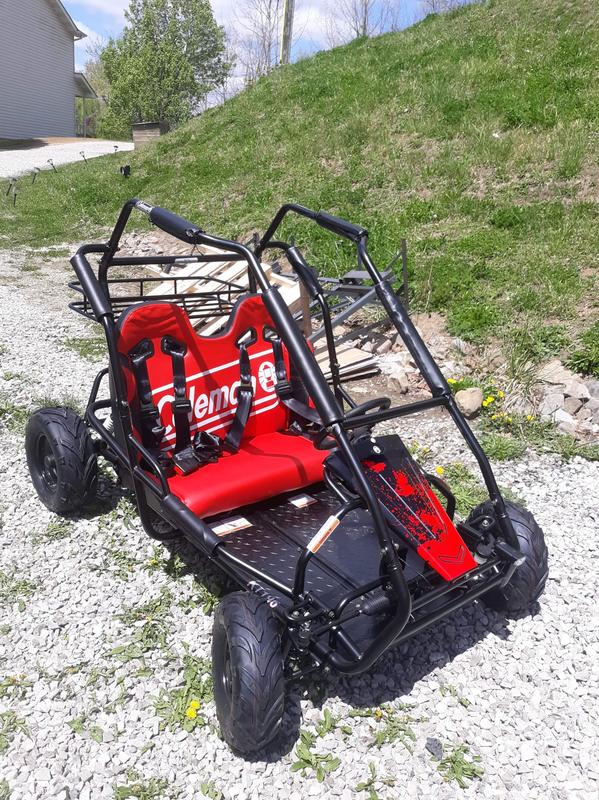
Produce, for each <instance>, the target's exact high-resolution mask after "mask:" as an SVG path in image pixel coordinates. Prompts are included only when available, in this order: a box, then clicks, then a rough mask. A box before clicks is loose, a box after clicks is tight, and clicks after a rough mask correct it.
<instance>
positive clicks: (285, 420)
mask: <svg viewBox="0 0 599 800" xmlns="http://www.w3.org/2000/svg"><path fill="white" fill-rule="evenodd" d="M273 328H274V325H273V322H272V319H271V317H270V315H269V313H268V311H267V310H266V307H265V306H264V302H263V300H262V297H261V296H260V295H248V296H246V297H244V298H242V299H240V300H239V301H238V302H237V304H236V305H235V307H234V309H233V311H232V312H231V316H230V318H229V321H228V323H227V326H226V328H225V330H224V331H223V332H222V333H220V334H218V335H216V336H200V335H199V334H197V333H196V331H195V330H194V329H193V327H192V325H191V322H190V321H189V317H188V316H187V314H186V313H185V311H184V310H183V309H182V308H181V307H180V306H177V305H174V304H173V303H160V302H157V303H140V304H139V305H136V306H132V307H131V308H128V309H127V310H126V311H124V312H123V314H121V316H120V318H119V320H118V329H119V334H120V335H119V340H118V348H119V353H120V355H121V361H122V366H123V373H124V376H125V381H126V387H127V400H128V402H129V405H130V407H131V410H132V412H133V416H134V420H135V415H136V412H138V411H139V398H138V394H137V384H136V381H135V376H134V373H133V370H132V367H131V360H130V357H129V353H130V351H131V350H133V349H134V348H135V347H136V346H137V345H138V344H139V342H140V341H142V340H143V339H147V340H149V341H150V342H151V344H152V348H153V355H152V356H150V357H149V359H148V360H147V368H148V377H149V381H150V386H151V388H152V401H153V403H154V404H155V405H156V406H157V408H158V411H159V413H160V418H161V421H162V424H163V425H164V426H165V428H166V431H165V434H164V437H163V440H162V444H161V447H162V448H163V449H165V450H170V449H172V448H173V447H174V446H175V438H176V437H175V429H174V425H173V416H172V411H171V403H172V402H173V400H174V393H173V367H172V361H171V357H170V356H168V355H166V354H165V353H163V352H162V348H161V342H162V338H163V337H164V336H170V337H172V338H173V339H175V340H177V341H178V342H182V343H184V344H185V345H186V346H187V352H186V354H185V360H184V363H185V378H186V390H187V397H188V399H189V401H190V403H191V412H190V415H189V421H190V432H191V435H192V436H193V435H194V434H195V433H196V431H199V430H205V431H208V432H210V433H215V434H216V435H217V436H219V437H220V438H224V436H225V435H226V433H227V431H228V429H229V427H230V425H231V423H232V421H233V417H234V415H235V410H236V408H237V397H236V389H237V387H238V385H239V347H238V345H237V342H238V340H239V339H240V337H244V335H245V334H247V332H248V331H250V330H252V331H253V332H254V336H255V341H254V342H253V344H250V345H249V346H248V348H247V350H248V354H249V357H250V365H251V371H252V385H253V389H254V396H253V402H252V409H251V413H250V417H249V419H248V423H247V425H246V428H245V431H244V435H243V438H248V437H252V436H257V435H258V434H262V433H270V432H273V431H280V430H284V429H286V428H287V427H288V425H289V415H288V411H287V409H286V407H285V406H284V405H283V404H282V403H281V401H280V400H279V398H278V397H277V394H276V392H275V370H274V359H273V350H272V343H271V342H270V341H268V340H267V339H266V338H265V333H267V332H268V330H269V329H273ZM283 351H284V359H285V366H286V368H287V372H288V374H289V369H290V363H289V355H288V353H287V350H286V348H283Z"/></svg>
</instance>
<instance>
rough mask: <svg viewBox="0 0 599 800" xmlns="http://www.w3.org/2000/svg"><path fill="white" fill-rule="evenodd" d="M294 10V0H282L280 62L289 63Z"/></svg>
mask: <svg viewBox="0 0 599 800" xmlns="http://www.w3.org/2000/svg"><path fill="white" fill-rule="evenodd" d="M294 10H295V0H284V5H283V35H282V36H281V53H280V57H279V61H280V63H281V64H289V56H290V55H291V36H292V34H293V13H294Z"/></svg>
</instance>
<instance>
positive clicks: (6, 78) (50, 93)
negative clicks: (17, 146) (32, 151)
mask: <svg viewBox="0 0 599 800" xmlns="http://www.w3.org/2000/svg"><path fill="white" fill-rule="evenodd" d="M73 59H74V47H73V35H72V33H71V31H69V30H68V29H67V27H66V25H65V23H64V22H63V20H62V19H61V17H60V16H59V15H58V14H57V13H56V10H55V4H54V3H53V2H51V0H0V138H29V137H35V136H73V135H74V133H75V99H74V95H75V84H74V77H73V72H74V63H73Z"/></svg>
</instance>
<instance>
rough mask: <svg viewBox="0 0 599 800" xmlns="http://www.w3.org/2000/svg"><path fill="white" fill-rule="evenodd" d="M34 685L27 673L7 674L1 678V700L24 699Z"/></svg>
mask: <svg viewBox="0 0 599 800" xmlns="http://www.w3.org/2000/svg"><path fill="white" fill-rule="evenodd" d="M32 686H33V683H32V682H31V681H30V680H29V678H28V677H27V675H7V677H6V678H3V679H2V680H0V700H4V699H9V700H22V699H23V698H24V697H25V695H26V694H27V692H28V691H29V689H31V687H32Z"/></svg>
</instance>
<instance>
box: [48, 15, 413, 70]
mask: <svg viewBox="0 0 599 800" xmlns="http://www.w3.org/2000/svg"><path fill="white" fill-rule="evenodd" d="M391 2H395V0H391ZM397 2H398V5H399V11H400V20H401V24H402V25H404V26H405V25H409V24H411V23H413V22H415V21H416V20H417V19H418V18H420V17H421V16H422V15H423V6H422V0H397ZM63 4H64V5H65V7H66V9H67V10H68V12H69V14H70V15H71V16H72V17H73V19H74V20H75V22H76V23H77V25H78V26H79V28H80V29H81V30H82V31H83V32H84V33H86V34H87V35H88V37H91V38H98V37H104V38H108V37H109V36H115V35H117V34H118V33H119V31H120V30H121V29H122V27H123V24H124V21H125V17H124V10H125V8H126V7H127V6H128V4H129V2H128V0H63ZM240 6H242V2H240V1H239V0H212V8H213V10H214V14H215V16H216V18H217V20H218V21H219V22H220V23H221V24H222V25H224V26H225V27H226V28H227V29H229V30H233V29H234V28H235V27H236V26H238V25H239V19H238V16H239V8H240ZM334 7H335V5H334V0H296V15H295V20H296V22H295V31H294V33H295V34H296V36H295V40H294V53H295V54H296V55H298V54H302V55H305V54H307V53H311V52H314V51H316V50H321V49H322V48H324V47H327V36H326V26H325V18H326V16H327V13H328V10H329V9H331V8H334ZM329 13H330V12H329ZM86 46H87V41H86V40H85V39H83V40H82V41H81V42H79V43H78V44H77V46H76V60H77V66H78V67H81V66H82V65H83V64H84V62H85V60H86V57H87V55H86Z"/></svg>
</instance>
